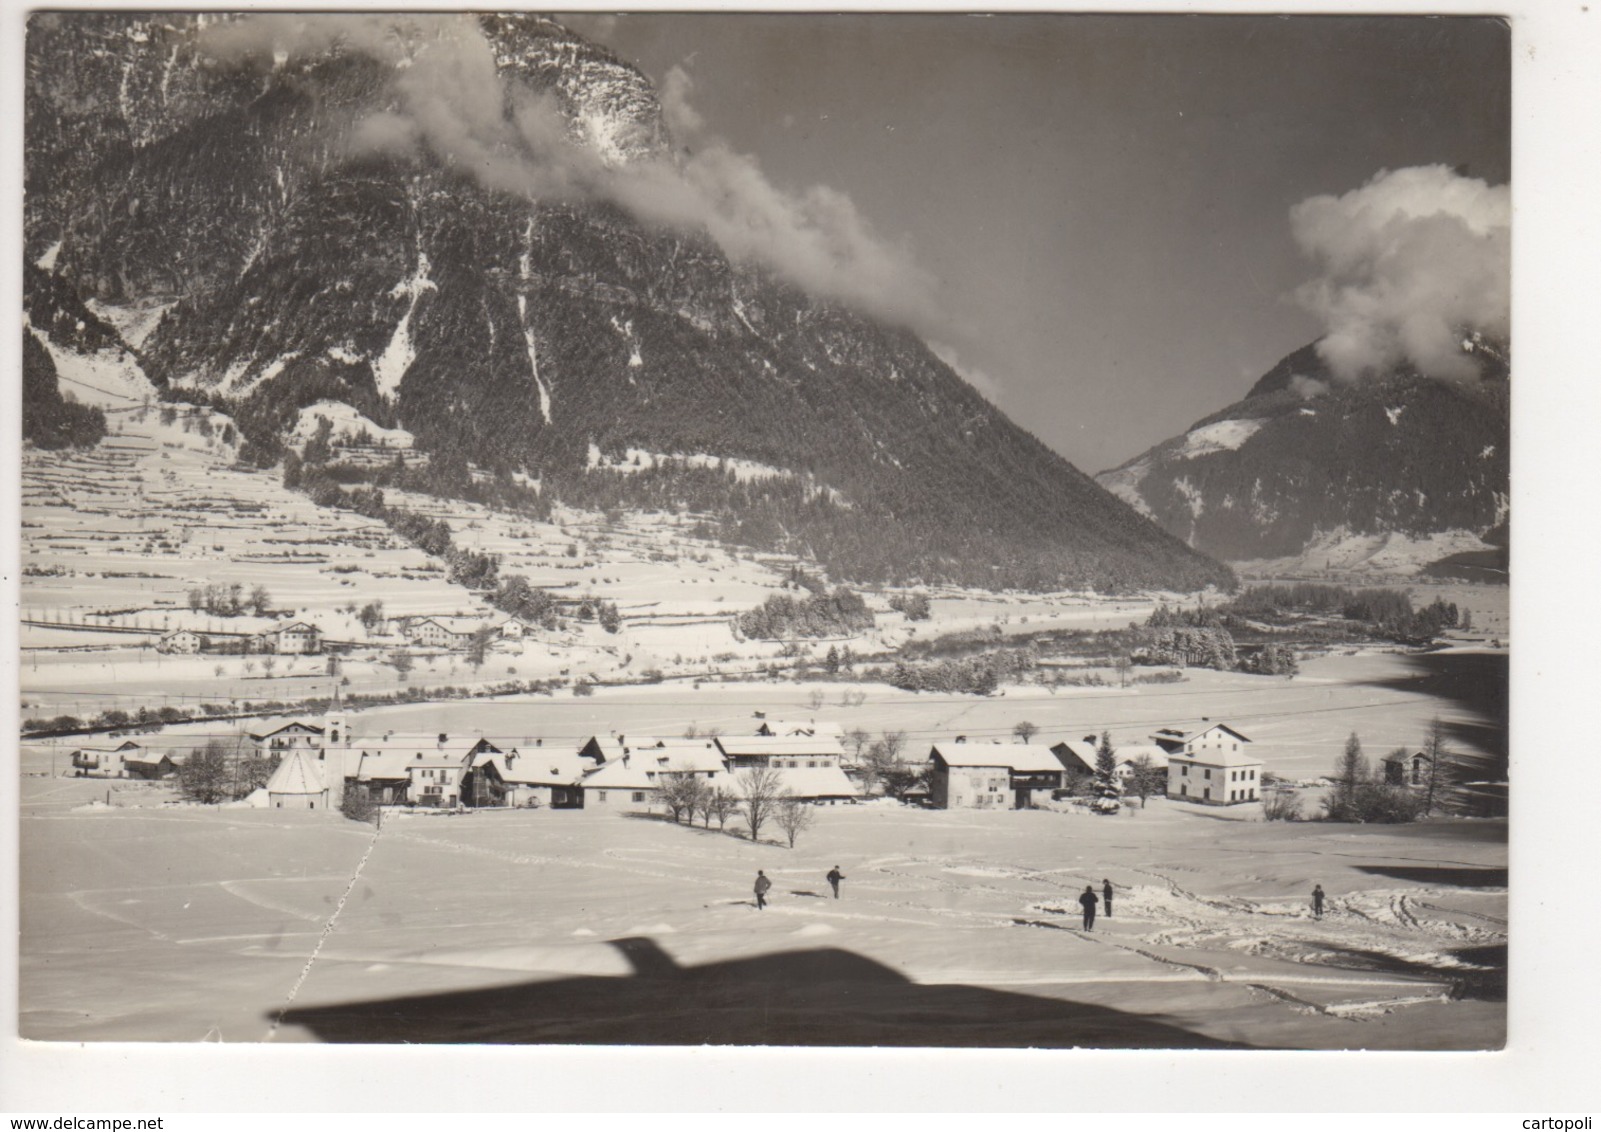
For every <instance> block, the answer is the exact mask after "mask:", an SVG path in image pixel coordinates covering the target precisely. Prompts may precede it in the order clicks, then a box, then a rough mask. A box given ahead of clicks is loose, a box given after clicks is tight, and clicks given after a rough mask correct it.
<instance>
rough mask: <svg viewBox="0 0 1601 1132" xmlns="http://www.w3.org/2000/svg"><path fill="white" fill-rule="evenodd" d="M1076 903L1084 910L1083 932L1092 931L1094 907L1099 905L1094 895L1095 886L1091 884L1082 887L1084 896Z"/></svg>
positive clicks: (1093, 927) (1093, 926) (1093, 928)
mask: <svg viewBox="0 0 1601 1132" xmlns="http://www.w3.org/2000/svg"><path fill="white" fill-rule="evenodd" d="M1078 902H1079V904H1081V905H1082V906H1083V908H1084V930H1085V931H1087V932H1092V931H1094V930H1095V905H1096V904H1098V903H1100V899H1099V898H1098V897H1097V896H1096V895H1095V886H1094V885H1093V884H1086V885H1085V886H1084V895H1083V896H1080V897H1079V898H1078Z"/></svg>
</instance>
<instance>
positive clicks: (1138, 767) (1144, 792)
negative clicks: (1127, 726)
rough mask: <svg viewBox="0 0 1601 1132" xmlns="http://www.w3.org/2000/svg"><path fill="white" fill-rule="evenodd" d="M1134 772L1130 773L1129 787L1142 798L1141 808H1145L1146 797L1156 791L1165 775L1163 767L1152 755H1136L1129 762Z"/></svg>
mask: <svg viewBox="0 0 1601 1132" xmlns="http://www.w3.org/2000/svg"><path fill="white" fill-rule="evenodd" d="M1129 768H1130V770H1131V771H1132V773H1131V774H1130V775H1129V781H1128V785H1129V789H1130V790H1132V791H1133V792H1134V794H1135V795H1136V796H1137V797H1138V798H1139V800H1140V809H1142V810H1143V809H1144V808H1145V799H1147V798H1149V797H1150V796H1151V795H1152V794H1155V793H1156V788H1157V786H1159V785H1160V784H1161V779H1162V778H1163V777H1164V775H1163V771H1162V768H1161V767H1159V766H1157V765H1156V763H1155V762H1154V761H1152V759H1151V756H1150V755H1136V756H1135V757H1134V760H1133V761H1132V762H1131V763H1130V764H1129Z"/></svg>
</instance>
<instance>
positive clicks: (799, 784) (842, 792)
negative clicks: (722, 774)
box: [732, 766, 862, 798]
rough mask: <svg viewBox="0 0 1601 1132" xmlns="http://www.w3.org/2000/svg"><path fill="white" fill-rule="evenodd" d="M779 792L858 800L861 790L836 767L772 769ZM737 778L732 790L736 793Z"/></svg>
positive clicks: (806, 796) (805, 796)
mask: <svg viewBox="0 0 1601 1132" xmlns="http://www.w3.org/2000/svg"><path fill="white" fill-rule="evenodd" d="M773 769H774V771H775V773H777V775H778V779H779V786H778V789H779V792H780V793H782V792H783V791H785V790H788V791H789V792H790V793H792V794H794V795H795V797H797V798H858V797H860V796H861V793H862V792H861V790H860V788H859V787H857V785H856V784H855V783H854V782H852V781H851V780H850V779H849V778H846V777H845V772H844V771H842V770H840V769H839V767H837V766H803V767H774V768H773ZM738 782H739V778H738V775H737V774H736V775H735V778H734V785H733V787H732V788H733V789H734V791H735V792H736V793H737V792H738V790H739V786H738Z"/></svg>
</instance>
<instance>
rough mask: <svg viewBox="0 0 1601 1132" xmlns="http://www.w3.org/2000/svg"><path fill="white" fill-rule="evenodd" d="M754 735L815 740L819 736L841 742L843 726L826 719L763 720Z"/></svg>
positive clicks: (843, 735)
mask: <svg viewBox="0 0 1601 1132" xmlns="http://www.w3.org/2000/svg"><path fill="white" fill-rule="evenodd" d="M756 734H758V735H770V736H774V737H777V738H784V737H786V736H799V737H802V738H816V737H819V736H821V737H825V738H828V737H831V738H833V739H835V740H842V739H843V738H844V737H845V726H844V724H841V723H835V722H833V721H832V720H826V719H823V720H818V719H805V720H794V719H763V720H762V721H761V725H760V726H759V727H757V728H756Z"/></svg>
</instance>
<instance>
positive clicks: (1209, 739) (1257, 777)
mask: <svg viewBox="0 0 1601 1132" xmlns="http://www.w3.org/2000/svg"><path fill="white" fill-rule="evenodd" d="M1170 734H1172V733H1171V732H1158V734H1157V736H1153V738H1157V739H1158V742H1159V743H1160V745H1162V746H1163V747H1167V746H1168V744H1166V743H1161V740H1160V737H1161V736H1163V735H1170ZM1250 748H1251V740H1250V739H1249V738H1247V737H1246V736H1244V735H1242V734H1240V733H1239V732H1238V731H1236V730H1234V728H1232V727H1230V726H1228V725H1227V724H1224V723H1215V724H1212V725H1211V726H1210V727H1207V728H1206V729H1205V730H1204V731H1197V732H1194V733H1193V734H1188V735H1185V736H1184V742H1183V745H1182V746H1178V745H1177V744H1174V745H1173V746H1172V748H1171V750H1170V753H1169V755H1168V764H1167V796H1168V797H1169V798H1177V799H1180V800H1182V801H1187V802H1200V803H1201V804H1203V805H1209V806H1233V805H1237V804H1239V803H1241V802H1255V801H1259V800H1260V799H1261V797H1262V760H1261V759H1260V758H1258V757H1257V756H1256V755H1255V754H1253V753H1252V752H1251V749H1250Z"/></svg>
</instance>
